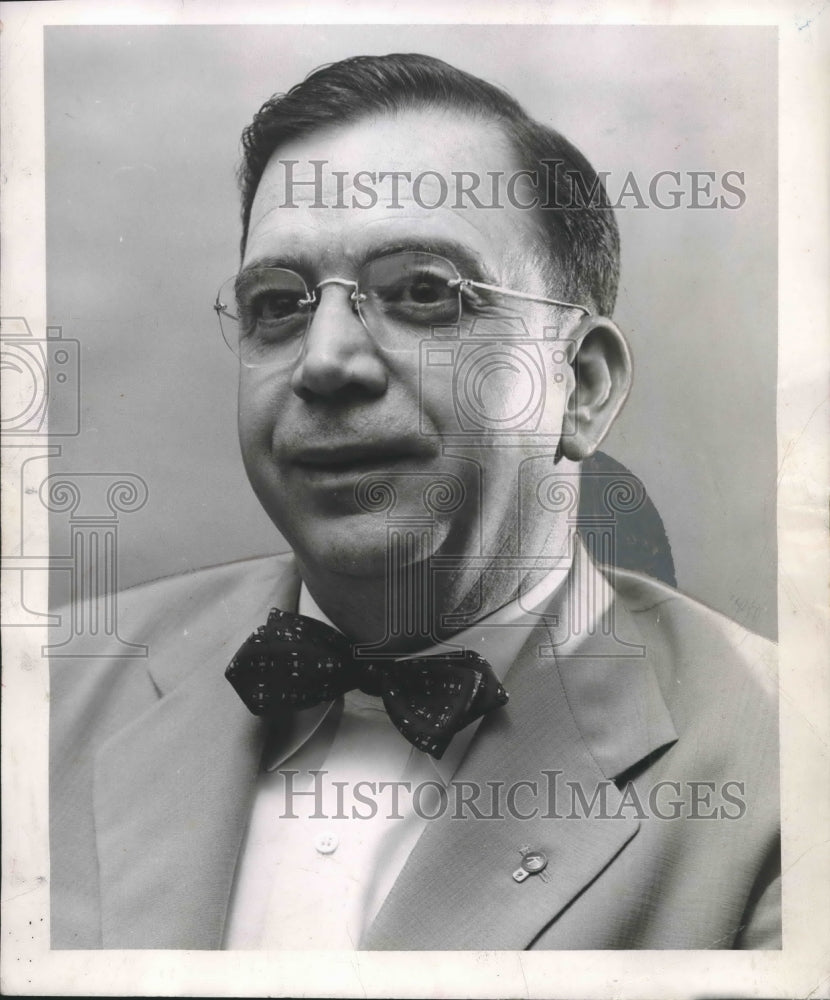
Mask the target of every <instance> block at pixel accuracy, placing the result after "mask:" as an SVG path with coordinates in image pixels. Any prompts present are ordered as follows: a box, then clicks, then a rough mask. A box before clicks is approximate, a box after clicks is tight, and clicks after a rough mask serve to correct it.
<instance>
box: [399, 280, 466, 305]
mask: <svg viewBox="0 0 830 1000" xmlns="http://www.w3.org/2000/svg"><path fill="white" fill-rule="evenodd" d="M404 295H408V296H409V298H410V299H411V300H412V302H415V303H417V304H419V305H431V304H433V303H435V302H441V301H444V300H446V299H447V298H448V297H453V296H454V293H451V292H450V288H449V286H448V284H447V279H446V278H443V277H440V276H438V275H435V274H428V273H421V274H417V275H413V276H412V277H411V279H410V281H409V285H408V287H407V288H406V289H405V291H404Z"/></svg>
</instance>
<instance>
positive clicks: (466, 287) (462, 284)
mask: <svg viewBox="0 0 830 1000" xmlns="http://www.w3.org/2000/svg"><path fill="white" fill-rule="evenodd" d="M328 285H340V286H342V287H343V288H347V289H350V292H349V301H350V303H351V307H352V309H353V310H354V311H355V313H356V314H357V316H358V317H359V318H360V321H361V322H362V323H363V326H364V327H365V328H366V330H367V331H368V332H369V334H370V335H371V336H372V338H373V339H374V340H375V342H376V343H377V344H378V345H379V346H380V347H382V348H384V349H385V350H390V351H396V350H410V351H411V350H413V348H414V349H415V350H417V349H418V345H419V343H420V341H422V340H424V339H425V338H429V337H430V336H431V335H432V331H433V329H434V328H435V327H444V326H453V325H455V324H457V323H460V321H461V317H462V313H463V308H464V305H465V304H466V305H467V306H468V307H470V308H473V309H479V310H481V309H486V307H487V306H491V305H492V301H491V297H492V296H508V297H510V298H515V299H523V300H525V301H528V302H538V303H541V304H543V305H551V306H561V307H563V308H565V309H578V310H579V311H581V312H583V313H585V314H586V315H590V313H591V310H590V309H588V308H587V307H586V306H582V305H576V304H575V303H573V302H561V301H560V300H558V299H546V298H542V297H540V296H537V295H527V294H525V293H524V292H517V291H514V290H512V289H509V288H503V287H501V286H500V285H488V284H485V283H484V282H481V281H472V280H471V279H469V278H462V277H461V275H460V274H459V273H458V270H457V268H456V267H455V265H454V264H453V263H452V261H449V260H447V259H446V258H445V257H440V256H438V255H437V254H432V253H423V252H421V251H414V250H413V251H404V252H395V253H390V254H385V255H383V256H380V257H376V258H374V259H373V260H369V261H367V262H366V263H365V264H364V265H363V266H362V267H361V268H360V270H359V271H358V274H357V278H356V279H355V280H354V281H352V280H347V279H345V278H326V279H325V280H324V281H320V282H318V283H317V284H316V285H314V286H313V287H312V288H309V286H308V285H307V284H306V282H305V280H304V279H303V278H302V277H301V275H299V274H297V273H296V272H295V271H291V270H289V269H287V268H282V267H261V268H250V269H247V270H244V271H242V272H240V273H239V274H238V275H235V276H234V277H231V278H228V280H227V281H226V282H225V283H224V284H223V285H222V287H221V288H220V289H219V292H218V293H217V295H216V301H215V303H214V305H213V308H214V309H215V310H216V314H217V316H218V317H219V325H220V327H221V330H222V336H223V337H224V339H225V341H226V343H227V345H228V346H229V347H230V349H231V350H232V351H233V352H234V354H236V355H237V357H238V358H239V360H240V361H241V363H242V364H243V365H245V367H248V368H259V367H264V366H273V367H275V368H290V367H292V366H293V365H294V364H295V362H296V361H297V360H298V359H299V357H300V354H301V352H302V346H303V339H304V337H305V334H306V332H307V331H308V328H309V326H310V324H311V320H312V317H313V315H314V310H315V309H316V308H317V306H318V305H319V304H320V298H319V294H318V293H321V290H322V289H323V288H325V287H326V286H328Z"/></svg>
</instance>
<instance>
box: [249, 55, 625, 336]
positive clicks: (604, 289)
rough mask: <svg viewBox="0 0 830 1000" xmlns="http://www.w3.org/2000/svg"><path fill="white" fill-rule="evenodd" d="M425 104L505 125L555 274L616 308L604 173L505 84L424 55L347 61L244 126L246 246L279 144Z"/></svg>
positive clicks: (615, 260)
mask: <svg viewBox="0 0 830 1000" xmlns="http://www.w3.org/2000/svg"><path fill="white" fill-rule="evenodd" d="M421 108H423V109H438V108H441V109H448V110H451V111H455V112H458V113H461V114H467V115H469V116H470V117H472V118H473V119H477V120H481V121H488V120H489V121H492V122H494V123H495V124H497V125H498V126H500V127H501V128H502V130H503V132H504V134H505V136H506V137H507V139H508V141H509V143H510V144H511V146H512V147H513V149H514V151H515V155H516V158H517V161H518V164H519V168H520V169H523V170H531V171H535V172H537V173H538V180H539V184H538V187H537V189H536V192H535V193H536V195H537V197H538V198H539V204H540V206H541V207H540V208H538V209H536V210H535V211H536V212H537V218H538V219H539V221H540V222H541V227H542V230H543V233H544V238H545V241H546V243H547V247H546V249H547V251H548V256H549V258H550V264H549V267H550V271H549V273H550V274H551V275H555V276H556V277H557V278H558V279H559V280H560V281H562V283H563V292H564V294H565V295H567V296H568V297H569V298H570V299H571V300H573V301H577V302H586V301H590V302H592V303H593V305H594V306H595V307H596V308H597V309H598V310H599V311H600V312H601V313H603V314H604V315H606V316H610V315H611V313H612V312H613V309H614V302H615V299H616V295H617V283H618V280H619V255H620V246H619V231H618V229H617V223H616V219H615V218H614V213H613V210H612V208H611V206H610V204H609V201H608V196H607V193H606V191H605V186H604V185H603V183H602V179H601V177H599V176H598V175H597V173H596V171H595V170H594V168H593V167H592V166H591V164H590V163H589V162H588V160H587V159H586V158H585V157H584V156H583V155H582V153H580V152H579V150H578V149H577V148H576V147H575V146H573V145H572V144H571V143H570V142H568V140H567V139H565V138H564V136H562V135H560V134H559V133H558V132H556V131H555V130H554V129H552V128H548V127H547V126H545V125H541V124H540V123H539V122H537V121H534V120H533V119H532V118H530V117H529V116H528V115H527V114H526V113H525V111H524V110H523V109H522V107H521V105H519V104H518V102H517V101H515V100H514V99H513V98H512V97H511V96H510V95H509V94H507V93H506V92H505V91H503V90H501V89H500V88H499V87H496V86H494V85H493V84H491V83H487V82H486V81H485V80H481V79H479V78H478V77H475V76H472V75H471V74H470V73H465V72H464V71H463V70H460V69H456V68H455V67H454V66H451V65H449V63H446V62H444V61H443V60H441V59H436V58H434V57H432V56H426V55H421V54H418V53H413V54H393V55H386V56H355V57H353V58H350V59H343V60H341V61H340V62H336V63H332V64H331V65H328V66H323V67H321V68H320V69H317V70H315V71H314V72H313V73H311V74H310V75H309V76H308V77H306V79H305V80H303V81H302V83H298V84H296V85H295V86H294V87H292V88H291V89H290V90H289V91H288V93H286V94H275V95H274V96H273V97H271V98H270V99H269V100H268V101H266V102H265V104H263V105H262V107H261V108H260V110H259V111H258V112H257V114H256V115H255V116H254V119H253V121H252V122H251V124H250V125H249V126H248V127H247V128H246V129H245V130H244V131H243V133H242V149H243V160H242V163H241V165H240V168H239V186H240V189H241V193H242V250H243V253H244V249H245V243H246V240H247V237H248V226H249V223H250V217H251V205H252V203H253V200H254V195H255V193H256V189H257V185H258V184H259V181H260V178H261V177H262V173H263V171H264V170H265V166H266V164H267V163H268V161H269V159H270V158H271V156H272V155H273V153H274V152H275V150H276V149H278V148H279V147H280V146H282V145H284V144H285V143H286V142H289V141H290V140H292V139H299V138H303V137H305V136H308V135H310V134H311V133H313V132H315V131H317V130H319V129H322V128H325V127H327V126H334V125H344V124H347V123H349V122H356V121H359V120H361V119H365V118H367V117H369V116H373V115H379V114H395V113H397V112H399V111H403V110H408V109H421ZM543 161H547V162H548V164H549V166H548V167H547V168H546V169H545V168H543V166H542V164H543ZM551 165H555V166H551ZM531 186H532V185H531Z"/></svg>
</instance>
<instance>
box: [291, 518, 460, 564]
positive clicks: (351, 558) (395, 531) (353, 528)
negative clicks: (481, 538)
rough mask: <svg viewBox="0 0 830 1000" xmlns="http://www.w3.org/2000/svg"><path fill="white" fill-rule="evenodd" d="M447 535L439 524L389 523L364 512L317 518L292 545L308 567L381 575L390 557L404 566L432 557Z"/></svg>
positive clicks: (301, 560)
mask: <svg viewBox="0 0 830 1000" xmlns="http://www.w3.org/2000/svg"><path fill="white" fill-rule="evenodd" d="M430 529H432V530H430ZM436 529H437V530H436ZM445 534H446V532H445V531H442V530H441V529H440V527H439V526H438V525H418V524H415V525H411V524H406V523H401V524H394V523H392V524H387V521H386V519H385V518H384V517H380V518H379V517H378V516H377V515H365V516H363V517H350V518H342V519H339V518H338V519H336V520H334V521H328V522H326V521H325V520H321V521H318V522H317V523H315V524H314V525H311V526H309V527H308V528H307V529H306V530H304V531H303V532H302V533H301V536H300V537H296V536H295V538H294V541H293V543H292V547H293V548H294V551H295V552H296V554H297V556H298V558H299V560H300V562H301V563H302V564H303V565H305V566H307V567H308V568H309V569H316V570H318V571H323V572H325V573H333V574H336V575H342V576H353V577H362V578H366V577H372V578H379V577H384V576H386V574H387V572H388V567H389V565H390V557H392V558H394V559H395V561H396V562H398V564H399V565H402V566H412V565H415V564H417V563H421V562H424V561H425V560H427V559H429V557H430V556H432V555H433V554H434V553H435V552H436V551H437V550H438V548H439V547H440V545H441V543H442V541H443V539H444V536H445Z"/></svg>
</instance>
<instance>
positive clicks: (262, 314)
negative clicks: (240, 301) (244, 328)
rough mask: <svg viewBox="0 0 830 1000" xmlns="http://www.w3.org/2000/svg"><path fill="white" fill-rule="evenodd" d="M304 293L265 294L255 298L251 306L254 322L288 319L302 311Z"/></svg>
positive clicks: (280, 292) (281, 292) (275, 292)
mask: <svg viewBox="0 0 830 1000" xmlns="http://www.w3.org/2000/svg"><path fill="white" fill-rule="evenodd" d="M301 298H302V293H297V292H295V291H290V292H289V291H274V292H263V293H260V294H259V295H257V296H255V297H254V299H253V301H252V302H251V304H250V307H249V309H250V315H251V318H252V319H254V320H263V321H264V322H266V323H267V322H273V321H279V320H282V319H288V318H289V317H290V316H293V315H294V314H295V313H297V312H299V311H300V308H301V307H300V299H301Z"/></svg>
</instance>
